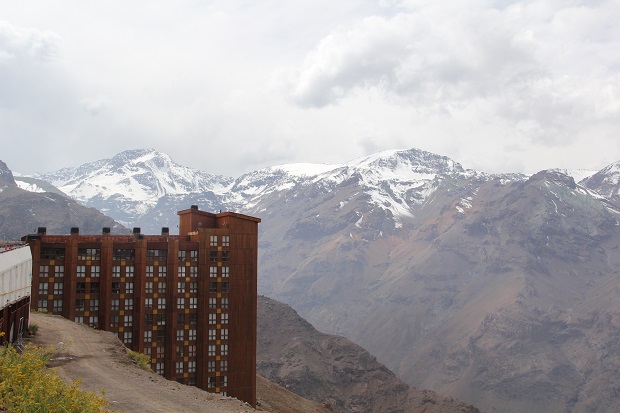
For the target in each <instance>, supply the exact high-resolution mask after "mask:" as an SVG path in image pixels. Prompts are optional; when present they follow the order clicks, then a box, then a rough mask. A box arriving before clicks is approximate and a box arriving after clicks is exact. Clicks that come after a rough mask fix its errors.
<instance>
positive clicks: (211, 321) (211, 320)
mask: <svg viewBox="0 0 620 413" xmlns="http://www.w3.org/2000/svg"><path fill="white" fill-rule="evenodd" d="M209 324H217V314H215V313H211V314H209Z"/></svg>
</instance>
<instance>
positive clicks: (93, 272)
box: [90, 265, 101, 278]
mask: <svg viewBox="0 0 620 413" xmlns="http://www.w3.org/2000/svg"><path fill="white" fill-rule="evenodd" d="M99 274H101V267H100V266H98V265H91V266H90V276H91V277H94V278H99Z"/></svg>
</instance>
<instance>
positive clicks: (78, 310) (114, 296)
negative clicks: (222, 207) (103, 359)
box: [28, 206, 260, 406]
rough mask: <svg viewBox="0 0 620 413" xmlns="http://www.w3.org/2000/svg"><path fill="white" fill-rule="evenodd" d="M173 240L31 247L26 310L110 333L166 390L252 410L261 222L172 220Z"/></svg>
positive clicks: (60, 241) (136, 237) (42, 239)
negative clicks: (172, 385)
mask: <svg viewBox="0 0 620 413" xmlns="http://www.w3.org/2000/svg"><path fill="white" fill-rule="evenodd" d="M178 214H179V221H180V222H179V233H180V234H179V235H169V234H168V230H167V229H166V228H163V229H162V233H161V235H142V234H140V230H139V228H135V229H134V234H133V235H111V234H110V231H109V229H107V228H104V229H103V233H102V234H101V235H79V230H78V229H77V228H74V229H73V230H72V233H71V235H47V234H46V231H45V228H39V231H38V232H39V233H38V234H37V235H31V236H29V237H28V241H29V243H30V248H31V250H32V260H33V270H32V301H31V302H32V308H35V309H38V310H46V311H47V312H48V313H51V314H60V315H62V316H64V317H66V318H68V319H70V320H75V321H76V322H79V323H83V324H87V325H89V326H91V327H94V328H99V329H102V330H107V331H112V332H114V333H115V334H117V335H118V337H119V338H120V339H121V340H122V341H123V342H124V343H125V345H126V346H127V347H129V348H130V349H132V350H134V351H139V352H142V353H145V354H147V355H149V356H150V357H151V365H152V368H153V370H154V371H155V372H157V373H159V374H162V375H163V376H164V377H166V378H167V379H170V380H176V381H178V382H180V383H185V384H189V385H194V386H198V387H200V388H202V389H204V390H207V391H210V392H216V393H222V394H225V395H228V396H232V397H237V398H238V399H240V400H243V401H246V402H248V403H250V404H251V405H253V406H254V405H255V403H256V300H257V289H256V286H257V280H256V278H257V258H258V255H257V250H258V223H259V222H260V219H259V218H254V217H250V216H246V215H241V214H237V213H232V212H224V213H219V214H211V213H208V212H203V211H199V210H198V208H197V207H196V206H192V208H191V209H187V210H183V211H179V212H178Z"/></svg>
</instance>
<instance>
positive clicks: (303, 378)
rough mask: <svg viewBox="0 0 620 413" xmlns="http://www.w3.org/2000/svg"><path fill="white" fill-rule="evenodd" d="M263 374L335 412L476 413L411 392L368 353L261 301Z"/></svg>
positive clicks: (433, 396) (276, 305)
mask: <svg viewBox="0 0 620 413" xmlns="http://www.w3.org/2000/svg"><path fill="white" fill-rule="evenodd" d="M258 320H259V323H258V349H257V371H258V373H259V374H260V375H261V376H263V377H266V378H268V379H269V380H271V381H274V382H276V383H278V384H280V385H281V386H283V387H285V388H287V389H289V390H291V391H292V392H294V393H296V394H299V395H301V396H303V397H304V398H307V399H310V400H315V401H317V402H320V403H322V404H323V405H325V406H330V408H331V409H332V410H333V411H336V412H350V413H354V412H373V413H388V412H389V413H397V412H402V413H418V412H420V413H421V412H426V413H441V412H444V413H448V412H453V413H476V412H479V410H478V409H476V408H474V407H473V406H471V405H467V404H465V403H461V402H458V401H456V400H454V399H451V398H448V397H442V396H439V395H438V394H436V393H434V392H432V391H420V390H418V389H415V388H410V387H409V386H408V385H407V384H405V383H404V382H403V381H401V380H400V379H398V378H397V377H396V376H395V375H394V373H392V372H391V371H389V370H388V369H387V368H386V367H385V366H384V365H382V364H380V363H379V362H378V361H377V360H376V359H375V358H374V357H372V356H371V355H370V354H369V353H368V352H367V351H366V350H364V349H363V348H361V347H360V346H358V345H357V344H355V343H353V342H351V341H350V340H347V339H346V338H344V337H338V336H332V335H328V334H323V333H320V332H318V331H317V330H316V329H315V328H314V327H312V325H311V324H310V323H308V322H307V321H305V320H304V319H303V318H301V317H299V315H298V314H297V313H296V312H295V311H294V310H293V309H292V308H291V307H289V306H287V305H285V304H283V303H280V302H278V301H275V300H272V299H269V298H267V297H259V300H258Z"/></svg>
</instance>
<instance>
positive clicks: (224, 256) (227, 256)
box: [222, 250, 230, 262]
mask: <svg viewBox="0 0 620 413" xmlns="http://www.w3.org/2000/svg"><path fill="white" fill-rule="evenodd" d="M222 261H223V262H228V261H230V251H228V250H227V251H222Z"/></svg>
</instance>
